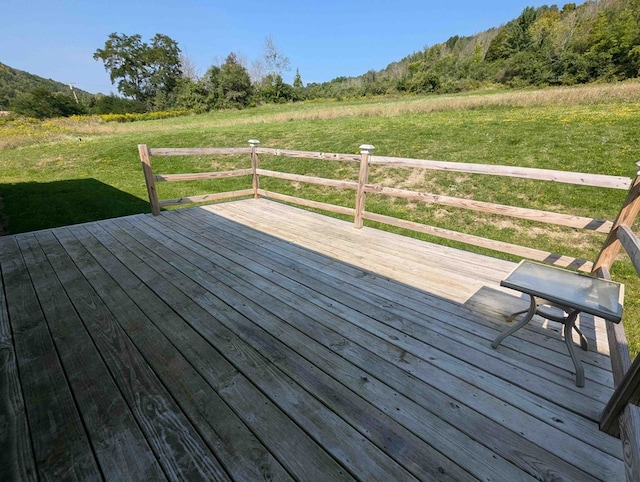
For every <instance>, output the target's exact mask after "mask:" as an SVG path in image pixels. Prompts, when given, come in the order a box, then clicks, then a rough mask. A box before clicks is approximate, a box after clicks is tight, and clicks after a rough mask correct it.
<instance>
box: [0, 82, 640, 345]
mask: <svg viewBox="0 0 640 482" xmlns="http://www.w3.org/2000/svg"><path fill="white" fill-rule="evenodd" d="M638 125H640V83H632V82H631V83H624V84H616V85H611V86H588V87H578V88H562V89H545V90H540V91H525V92H505V91H497V92H486V93H482V94H467V95H457V96H448V97H443V96H440V97H426V98H418V97H409V98H398V99H363V100H357V101H344V102H325V103H318V102H310V103H301V104H288V105H281V106H274V105H269V106H263V107H259V108H256V109H247V110H244V111H228V112H215V113H212V114H205V115H193V116H187V117H179V118H171V119H165V120H161V121H146V122H136V123H130V124H116V123H104V122H101V121H100V120H99V119H87V118H80V119H75V120H73V119H59V120H52V121H47V122H36V121H33V122H30V121H2V120H0V196H2V198H3V204H4V206H3V208H2V213H3V218H4V224H5V226H4V228H5V231H7V232H8V233H18V232H24V231H31V230H37V229H42V228H47V227H54V226H60V225H66V224H74V223H79V222H85V221H90V220H95V219H101V218H107V217H115V216H122V215H127V214H132V213H138V212H149V206H148V202H147V199H146V189H145V186H144V180H143V177H142V171H141V168H140V161H139V158H138V152H137V145H138V144H147V145H149V146H150V147H206V146H216V147H222V146H229V147H231V146H233V147H239V146H248V143H247V140H248V139H250V138H255V139H259V140H260V142H261V146H264V147H277V148H283V149H299V150H308V151H319V152H340V153H358V152H359V149H358V147H359V146H360V145H361V144H373V145H375V146H376V149H375V151H374V155H375V154H378V155H388V156H394V157H410V158H419V159H434V160H446V161H460V162H476V163H486V164H505V165H517V166H526V167H539V168H549V169H559V170H569V171H579V172H588V173H602V174H613V175H622V176H628V177H634V176H635V174H636V171H637V170H638V167H637V166H636V164H635V162H636V161H638V160H640V143H639V142H638V137H637V133H638V129H637V126H638ZM153 164H154V170H156V171H157V172H162V173H178V172H197V171H208V170H212V169H227V168H239V167H249V166H250V161H249V158H248V156H242V157H230V158H216V159H212V158H205V157H203V158H178V157H175V158H154V159H153ZM261 166H262V167H264V168H265V169H274V170H286V171H288V172H298V173H303V174H307V175H315V176H323V177H333V178H341V179H342V178H348V179H357V169H358V166H357V165H355V164H354V165H351V164H346V163H338V162H332V161H326V162H325V161H323V162H319V161H311V160H296V159H284V158H279V157H269V156H263V157H261ZM370 180H371V181H372V182H376V183H383V184H385V185H389V186H395V187H403V188H407V189H413V190H419V191H427V192H433V193H440V194H447V195H450V196H459V197H469V198H471V197H472V198H473V199H477V200H483V201H493V202H498V203H502V204H511V205H517V206H522V207H530V208H536V209H544V210H550V211H559V212H567V213H572V214H576V215H584V216H592V217H598V218H602V219H614V218H615V216H616V214H617V212H618V210H619V208H620V205H621V203H622V200H623V199H624V197H625V195H626V193H625V192H623V191H618V190H615V191H614V190H603V189H596V188H588V187H584V188H583V187H576V186H568V185H560V184H557V185H556V184H551V183H546V182H539V181H537V182H534V181H526V180H517V179H506V178H501V179H498V178H496V179H494V178H489V177H486V176H477V175H464V174H454V173H434V172H427V171H415V170H408V169H407V170H404V169H393V170H391V169H384V170H383V169H380V168H378V167H374V168H373V169H372V172H371V175H370ZM261 182H262V187H264V188H265V189H270V190H274V191H279V192H283V193H288V194H295V195H297V196H300V197H305V198H310V199H317V200H322V201H325V202H332V203H334V204H340V205H345V206H350V207H352V206H353V205H354V201H353V199H354V194H353V192H340V191H336V190H329V189H327V188H321V187H315V186H305V185H299V184H294V183H288V182H283V181H278V180H275V179H264V180H263V181H261ZM250 185H251V181H250V179H248V178H247V179H239V180H219V181H210V182H206V183H205V182H190V183H165V184H161V185H159V187H158V190H159V195H160V198H173V197H179V196H184V195H194V194H204V193H210V192H216V191H225V190H230V189H243V188H248V187H250ZM367 210H369V211H373V212H379V213H382V214H389V215H394V216H397V217H402V218H406V219H411V220H416V221H420V222H424V223H427V224H432V225H435V226H442V227H445V228H449V229H454V230H459V231H463V232H467V233H470V234H477V235H481V236H487V237H490V238H494V239H499V240H503V241H507V242H514V243H517V244H523V245H526V246H531V247H534V248H538V249H545V250H549V251H552V252H561V253H564V254H568V255H572V256H578V257H584V258H586V259H590V260H594V259H595V256H596V254H597V252H598V250H599V248H600V245H601V243H602V241H603V240H604V236H603V235H600V234H590V233H586V234H585V233H578V232H575V230H572V229H563V228H559V227H549V226H546V225H542V224H538V223H533V222H525V221H518V220H514V219H510V218H502V217H497V216H490V215H486V214H479V213H474V212H470V211H461V210H457V209H454V208H444V207H442V206H430V205H424V204H416V203H413V202H407V201H403V200H395V201H393V200H389V199H385V198H382V197H378V196H369V197H368V198H367ZM405 234H408V235H411V236H416V237H424V238H425V239H430V240H433V239H431V238H428V237H426V236H422V235H418V234H415V233H405ZM436 241H437V242H443V241H440V240H436ZM447 244H450V245H454V246H458V247H463V248H465V249H471V248H469V247H466V246H461V245H457V244H455V243H447ZM476 251H480V250H476ZM487 254H490V255H493V256H499V255H498V254H496V253H493V252H487ZM500 256H502V257H508V256H504V255H500ZM612 274H613V277H614V279H616V280H617V281H621V282H624V283H625V284H626V285H627V292H626V299H625V310H626V313H625V328H626V331H627V335H628V337H629V339H630V348H631V350H632V351H633V352H634V353H637V352H638V351H640V326H638V322H637V321H638V320H639V317H640V282H639V281H638V277H637V275H636V274H635V271H634V270H633V267H632V265H631V263H630V262H629V261H628V259H626V257H624V256H621V257H620V261H618V262H616V264H615V265H614V268H613V270H612Z"/></svg>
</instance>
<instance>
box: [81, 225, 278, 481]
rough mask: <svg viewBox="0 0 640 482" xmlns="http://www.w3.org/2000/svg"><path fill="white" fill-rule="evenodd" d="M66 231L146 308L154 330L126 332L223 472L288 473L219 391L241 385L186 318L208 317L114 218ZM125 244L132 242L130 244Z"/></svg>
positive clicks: (250, 397) (238, 475) (243, 475)
mask: <svg viewBox="0 0 640 482" xmlns="http://www.w3.org/2000/svg"><path fill="white" fill-rule="evenodd" d="M73 233H74V235H75V236H76V237H77V238H78V239H79V240H80V242H81V243H82V244H83V246H85V248H87V249H88V250H89V251H91V253H92V255H93V256H94V257H95V258H96V260H97V261H98V262H99V263H100V265H101V266H102V267H103V269H105V270H106V271H108V272H109V273H110V274H111V276H112V277H113V278H114V280H116V281H117V282H118V284H119V285H120V286H121V287H122V288H123V289H124V290H125V291H126V292H127V293H128V294H129V296H130V297H131V300H132V301H133V302H135V303H136V304H137V305H138V306H144V307H146V308H145V315H146V316H148V317H149V320H150V321H151V322H152V323H153V324H154V325H155V326H156V327H157V328H158V331H156V332H155V333H154V335H153V336H152V337H149V336H148V335H146V334H144V333H142V332H141V331H140V330H136V331H133V336H132V339H134V341H135V342H136V345H137V346H138V347H139V348H140V349H141V350H142V351H143V353H145V356H146V358H147V359H148V360H149V361H150V363H151V364H152V367H153V369H154V370H155V371H156V373H158V374H159V375H160V376H161V377H162V379H163V381H164V383H165V385H166V386H167V387H168V389H169V390H170V391H171V393H172V395H173V396H174V397H175V398H176V400H178V401H179V402H180V406H181V407H183V409H184V411H185V413H186V414H187V415H188V416H189V419H190V420H192V421H193V422H194V423H196V424H197V426H198V429H199V431H200V433H201V434H202V436H203V438H204V439H205V440H206V442H207V444H208V445H209V446H210V447H212V450H213V451H214V453H215V454H216V456H217V457H218V459H219V460H221V462H222V463H223V465H224V466H225V468H226V470H227V472H228V473H229V475H230V476H231V477H232V478H233V479H235V480H259V479H265V480H288V479H289V475H288V474H287V472H286V471H285V470H284V468H283V467H282V465H281V464H280V463H279V462H278V461H277V460H276V459H275V458H274V457H273V455H272V454H271V453H270V452H269V451H268V450H267V449H266V448H265V447H264V445H263V444H262V442H260V440H259V439H258V438H257V437H256V436H255V435H254V434H253V433H252V432H251V431H250V429H249V428H248V427H247V426H246V425H245V423H244V421H243V420H242V417H240V416H238V415H236V413H234V412H233V410H232V409H231V407H230V405H229V404H227V402H225V400H224V399H223V398H222V397H221V396H220V394H219V393H218V391H219V389H220V388H221V387H224V386H226V385H229V384H231V383H233V384H235V385H237V386H240V385H243V382H242V381H241V380H240V378H241V375H240V374H239V373H238V371H237V370H236V368H235V367H234V366H233V365H231V364H230V363H229V362H227V361H226V360H225V359H224V358H222V357H221V356H220V355H219V354H218V352H217V351H216V350H215V349H213V347H211V346H210V345H209V344H207V343H206V341H205V340H204V339H203V338H202V337H200V336H199V335H198V334H197V333H196V332H195V331H194V330H193V328H191V326H189V323H187V322H186V321H185V319H187V320H191V321H190V322H191V324H198V323H202V324H208V323H211V322H212V320H213V319H212V317H211V316H210V315H208V314H207V313H206V312H204V310H198V309H197V308H195V307H193V306H190V303H189V298H188V297H187V296H186V295H184V294H183V293H181V292H180V291H179V290H177V289H175V288H173V289H172V288H171V286H170V285H169V284H168V283H166V281H164V278H162V276H161V275H160V274H159V273H158V272H156V271H154V270H153V269H152V268H151V267H150V266H149V265H147V263H145V262H144V261H143V259H142V258H140V257H138V256H136V254H135V250H138V251H139V252H140V255H141V256H143V254H144V252H145V250H146V247H145V246H143V245H141V244H140V243H139V242H138V241H136V240H135V239H133V238H130V237H129V236H128V234H127V233H125V232H123V231H122V228H121V227H118V226H115V225H114V226H113V227H111V228H110V229H108V230H107V229H105V228H104V227H100V226H88V227H87V228H81V227H77V228H75V229H73ZM114 233H115V234H117V239H116V238H115V237H113V234H114ZM118 240H120V241H118ZM127 245H129V246H132V247H135V249H131V250H129V249H127V247H126V246H127ZM134 273H135V274H134ZM140 281H143V283H140ZM150 287H152V288H150ZM154 293H155V294H154ZM172 307H174V308H175V309H176V311H177V312H176V311H174V308H172ZM134 309H135V308H134ZM179 315H182V316H183V317H182V318H181V317H180V316H179ZM138 333H140V334H138ZM147 333H148V332H147ZM170 344H173V345H174V346H175V348H172V347H171V345H170ZM176 350H179V352H180V354H181V355H183V356H184V358H182V357H181V356H180V354H178V353H176ZM172 352H173V353H172ZM169 360H170V362H169ZM244 385H246V388H245V390H247V391H246V392H241V391H240V390H238V391H239V392H241V393H239V396H242V397H243V398H245V399H246V400H247V401H253V402H254V403H255V402H256V401H257V400H258V399H259V398H260V396H259V395H258V394H256V393H255V392H253V393H252V392H250V389H251V385H250V384H249V383H248V382H245V383H244ZM262 400H264V401H266V398H264V397H263V399H262ZM262 400H261V401H262Z"/></svg>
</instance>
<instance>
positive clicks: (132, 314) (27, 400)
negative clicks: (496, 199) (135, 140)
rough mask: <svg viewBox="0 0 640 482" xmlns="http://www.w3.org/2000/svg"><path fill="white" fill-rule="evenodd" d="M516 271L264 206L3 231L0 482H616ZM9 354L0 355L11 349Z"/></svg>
mask: <svg viewBox="0 0 640 482" xmlns="http://www.w3.org/2000/svg"><path fill="white" fill-rule="evenodd" d="M513 266H514V264H513V263H510V262H505V261H500V260H496V259H493V258H487V257H483V256H479V255H474V254H470V253H467V252H463V251H459V250H454V249H449V248H445V247H442V246H437V245H432V244H429V243H425V242H421V241H416V240H413V239H410V238H406V237H401V236H397V235H393V234H389V233H385V232H381V231H378V230H374V229H370V228H364V229H362V230H356V229H353V227H352V225H351V224H350V223H347V222H343V221H339V220H336V219H333V218H329V217H325V216H322V215H318V214H313V213H309V212H306V211H303V210H300V209H296V208H293V207H289V206H285V205H282V204H279V203H276V202H272V201H267V200H245V201H235V202H228V203H223V204H217V205H213V206H208V207H200V208H187V209H182V210H178V211H172V212H166V213H163V214H162V215H161V216H159V217H152V216H150V215H136V216H130V217H125V218H119V219H114V220H106V221H100V222H95V223H90V224H85V225H78V226H71V227H64V228H57V229H53V230H47V231H41V232H36V233H28V234H21V235H17V236H8V237H4V238H0V268H1V271H2V278H1V280H2V289H0V353H1V354H2V358H1V359H0V360H1V362H0V387H1V391H0V395H1V397H0V407H1V408H0V480H3V481H4V480H7V481H9V480H20V479H25V480H31V479H47V480H62V479H69V480H72V479H81V480H100V479H107V480H143V479H145V480H162V479H165V478H166V479H186V480H197V479H204V480H228V479H232V480H243V481H244V480H246V481H254V480H261V479H265V480H267V479H268V480H290V479H295V480H304V481H310V480H322V481H329V480H331V481H337V480H351V479H359V480H365V481H369V480H384V481H387V480H394V481H396V480H413V479H419V480H471V479H481V480H492V481H495V480H505V481H515V480H528V479H533V478H538V479H544V480H578V481H587V480H607V481H614V480H623V479H624V468H623V464H622V462H621V460H620V459H621V447H620V441H619V440H617V439H615V438H612V437H609V436H607V435H605V434H603V433H601V432H599V431H598V427H597V423H596V420H597V419H598V417H599V414H600V411H601V410H602V409H603V408H604V404H605V403H606V401H607V400H608V398H609V396H610V395H611V393H612V388H611V386H612V377H611V372H610V366H609V359H608V356H607V341H606V334H605V331H604V327H603V326H602V322H601V321H600V320H597V319H594V318H592V317H583V319H582V320H580V325H581V328H582V330H583V332H585V334H586V335H587V337H588V338H589V339H590V344H591V348H590V351H589V352H582V351H580V356H581V357H582V359H583V360H584V364H585V375H586V386H585V388H582V389H580V388H577V387H576V386H575V384H574V378H573V373H572V370H573V365H572V363H571V360H570V358H569V356H568V355H567V353H566V348H565V346H564V344H563V342H562V340H561V337H560V335H559V331H558V327H557V326H555V325H554V324H549V323H546V322H543V321H542V320H541V319H539V320H537V321H536V322H534V323H532V324H530V326H529V327H528V328H526V329H523V330H520V332H519V333H517V334H516V335H514V336H512V337H509V338H507V339H506V340H505V341H504V342H503V345H502V346H501V347H499V349H498V350H492V349H491V347H490V342H491V340H492V339H493V338H494V337H495V336H496V334H497V333H498V331H499V330H501V329H502V328H504V327H505V326H506V322H505V318H506V316H507V315H508V314H509V313H511V312H513V311H516V310H518V309H523V308H526V307H527V306H528V302H527V301H526V300H524V299H522V298H521V297H519V296H518V295H517V293H515V292H510V291H509V290H505V289H501V288H500V287H499V282H500V279H502V278H503V277H504V276H505V275H506V274H507V273H508V272H509V271H510V270H511V269H512V268H513ZM14 354H15V356H14Z"/></svg>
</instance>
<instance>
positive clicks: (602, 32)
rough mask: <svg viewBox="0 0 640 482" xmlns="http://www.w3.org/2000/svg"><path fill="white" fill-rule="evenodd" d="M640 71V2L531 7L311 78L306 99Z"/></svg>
mask: <svg viewBox="0 0 640 482" xmlns="http://www.w3.org/2000/svg"><path fill="white" fill-rule="evenodd" d="M637 77H640V0H597V1H596V0H588V1H585V2H583V3H582V4H580V5H578V4H576V3H565V4H564V5H563V6H562V7H559V6H557V5H551V6H547V5H545V6H542V7H539V8H533V7H527V8H525V9H524V10H523V12H522V13H521V14H520V16H519V17H517V18H515V19H513V20H511V21H510V22H508V23H506V24H505V25H502V26H496V27H494V28H492V29H489V30H487V31H484V32H481V33H479V34H476V35H472V36H469V37H460V36H458V35H455V36H453V37H451V38H450V39H448V40H447V41H445V42H443V43H440V44H436V45H432V46H426V47H424V49H423V50H421V51H418V52H415V53H413V54H411V55H408V56H407V57H405V58H403V59H401V60H398V61H397V62H393V63H391V64H389V65H388V66H387V67H386V68H385V69H382V70H380V71H375V70H371V71H369V72H367V73H365V74H363V75H361V76H359V77H338V78H336V79H333V80H332V81H330V82H325V83H322V84H308V85H307V87H306V97H307V98H314V97H336V98H341V97H349V96H360V95H367V94H369V95H383V94H402V93H414V94H429V93H433V94H446V93H454V92H462V91H469V90H474V89H478V88H481V87H484V86H491V85H503V86H506V87H516V88H522V87H528V86H539V87H542V86H550V85H573V84H583V83H588V82H596V81H600V82H601V81H607V82H608V81H618V80H625V79H630V78H637Z"/></svg>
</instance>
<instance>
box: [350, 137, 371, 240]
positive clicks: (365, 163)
mask: <svg viewBox="0 0 640 482" xmlns="http://www.w3.org/2000/svg"><path fill="white" fill-rule="evenodd" d="M374 149H375V147H374V146H372V145H371V144H362V145H361V146H360V175H359V176H358V191H357V193H356V214H355V217H354V220H353V225H354V227H355V228H357V229H360V228H361V227H362V214H363V213H364V205H365V200H366V195H365V192H364V186H365V184H367V183H368V182H369V159H370V156H371V151H373V150H374Z"/></svg>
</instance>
